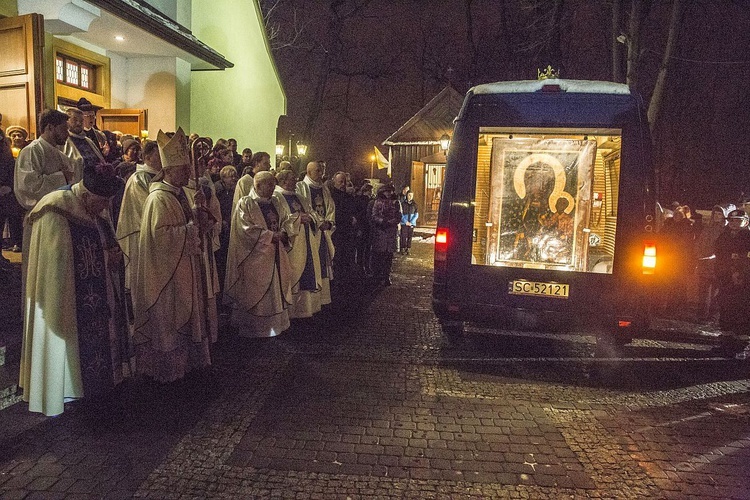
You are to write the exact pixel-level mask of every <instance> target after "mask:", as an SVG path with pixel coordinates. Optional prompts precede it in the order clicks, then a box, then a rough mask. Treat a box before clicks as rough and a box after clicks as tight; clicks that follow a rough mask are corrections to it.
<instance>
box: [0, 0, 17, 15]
mask: <svg viewBox="0 0 750 500" xmlns="http://www.w3.org/2000/svg"><path fill="white" fill-rule="evenodd" d="M17 3H18V2H17V1H16V0H0V17H14V16H17V15H18V5H17Z"/></svg>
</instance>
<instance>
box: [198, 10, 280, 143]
mask: <svg viewBox="0 0 750 500" xmlns="http://www.w3.org/2000/svg"><path fill="white" fill-rule="evenodd" d="M191 29H192V32H193V34H194V35H195V36H196V37H198V39H200V40H201V41H202V42H204V43H206V44H208V45H209V46H210V47H212V48H213V49H215V50H216V51H218V52H219V53H221V54H222V55H223V56H224V57H225V58H226V59H227V60H229V61H231V62H232V63H234V67H233V68H230V69H226V70H224V71H193V72H192V78H191V81H190V117H189V119H190V124H189V130H190V131H191V132H197V133H199V134H201V135H208V136H210V137H212V138H213V139H214V140H216V139H218V138H220V137H223V138H225V139H228V138H229V137H234V138H236V139H237V146H238V150H240V151H241V150H242V149H243V148H246V147H249V148H251V149H252V150H253V152H257V151H267V152H268V153H270V154H271V157H272V158H273V155H274V147H275V144H276V126H277V124H278V119H279V116H281V115H284V114H286V94H285V93H284V88H283V87H282V84H281V80H280V78H279V76H278V72H277V71H276V66H275V64H274V62H273V58H272V56H271V52H270V49H269V48H268V44H267V41H266V37H265V31H264V29H263V24H262V16H261V12H260V8H259V7H258V3H257V0H251V1H246V2H237V1H236V0H212V1H210V2H207V1H202V0H193V3H192V27H191Z"/></svg>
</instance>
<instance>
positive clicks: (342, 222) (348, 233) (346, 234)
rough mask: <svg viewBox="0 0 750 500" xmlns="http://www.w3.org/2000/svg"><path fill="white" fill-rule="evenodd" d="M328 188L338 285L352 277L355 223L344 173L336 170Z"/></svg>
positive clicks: (352, 205)
mask: <svg viewBox="0 0 750 500" xmlns="http://www.w3.org/2000/svg"><path fill="white" fill-rule="evenodd" d="M331 181H332V182H331V183H330V185H329V190H330V191H331V198H333V203H334V204H335V205H336V230H335V231H334V232H333V233H332V234H331V240H332V241H333V247H334V248H335V249H336V254H335V255H334V257H333V275H334V276H335V277H336V281H337V282H338V284H339V285H334V286H337V287H338V286H340V285H342V284H345V283H347V282H348V280H349V278H351V277H352V270H353V269H354V255H355V239H354V238H355V227H356V224H357V218H356V211H355V210H356V209H355V205H354V197H353V196H352V195H350V194H349V193H347V192H346V173H345V172H336V174H335V175H334V176H333V178H332V179H331Z"/></svg>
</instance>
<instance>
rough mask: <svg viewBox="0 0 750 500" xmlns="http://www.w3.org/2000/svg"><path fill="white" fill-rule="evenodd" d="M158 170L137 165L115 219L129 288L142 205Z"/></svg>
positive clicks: (136, 254)
mask: <svg viewBox="0 0 750 500" xmlns="http://www.w3.org/2000/svg"><path fill="white" fill-rule="evenodd" d="M158 172H159V171H158V170H156V169H151V168H150V167H148V166H146V165H138V167H136V170H135V173H134V174H133V175H131V176H130V178H129V179H128V182H127V183H126V184H125V192H124V194H123V195H122V205H121V206H120V217H119V219H118V221H117V242H118V243H119V244H120V248H122V253H123V254H124V256H125V288H126V289H127V290H131V289H132V288H133V282H134V281H135V273H136V270H137V269H138V238H139V237H140V234H141V220H142V219H143V206H144V205H145V204H146V198H148V188H149V186H150V185H151V179H152V178H153V177H154V175H156V174H157V173H158Z"/></svg>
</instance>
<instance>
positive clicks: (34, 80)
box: [0, 14, 44, 139]
mask: <svg viewBox="0 0 750 500" xmlns="http://www.w3.org/2000/svg"><path fill="white" fill-rule="evenodd" d="M0 47H2V56H0V113H2V114H3V126H4V127H8V126H9V125H20V126H22V127H24V128H25V129H26V130H28V131H29V134H30V137H29V138H30V139H32V138H36V137H38V133H37V130H36V120H37V116H38V115H39V113H41V111H42V109H44V99H43V95H42V91H43V89H44V83H43V82H44V79H43V78H44V72H43V67H44V66H43V62H44V57H43V50H44V18H43V17H42V16H41V15H39V14H27V15H25V16H18V17H8V18H5V19H0Z"/></svg>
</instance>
